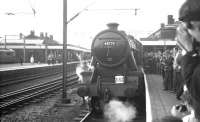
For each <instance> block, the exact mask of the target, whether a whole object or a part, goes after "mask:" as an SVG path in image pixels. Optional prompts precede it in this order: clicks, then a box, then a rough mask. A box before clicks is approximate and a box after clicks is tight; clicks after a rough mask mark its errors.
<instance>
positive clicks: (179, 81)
mask: <svg viewBox="0 0 200 122" xmlns="http://www.w3.org/2000/svg"><path fill="white" fill-rule="evenodd" d="M181 60H182V53H181V50H179V49H178V51H177V53H176V55H175V59H174V91H175V92H176V98H177V99H178V100H181V98H180V97H181V95H182V94H183V85H184V82H183V76H182V74H181Z"/></svg>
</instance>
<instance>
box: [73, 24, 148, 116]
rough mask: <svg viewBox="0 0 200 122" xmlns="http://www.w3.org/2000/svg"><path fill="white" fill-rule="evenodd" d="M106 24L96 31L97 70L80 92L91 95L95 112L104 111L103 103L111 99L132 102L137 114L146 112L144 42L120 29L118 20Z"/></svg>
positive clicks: (94, 61) (93, 58)
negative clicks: (106, 27)
mask: <svg viewBox="0 0 200 122" xmlns="http://www.w3.org/2000/svg"><path fill="white" fill-rule="evenodd" d="M107 25H108V29H106V30H103V31H101V32H100V33H99V34H97V35H96V37H95V38H94V40H93V42H92V46H91V54H92V61H91V64H92V65H93V66H94V71H93V72H92V75H91V78H90V81H89V82H87V83H86V84H84V85H82V87H80V88H79V89H78V91H77V93H78V95H79V96H81V97H85V96H88V97H89V105H90V108H91V111H92V112H94V113H102V112H103V108H104V105H105V104H106V103H108V102H109V101H110V100H112V99H118V100H120V101H128V102H130V103H133V104H134V105H135V106H136V109H137V111H138V113H139V112H140V113H145V84H144V74H143V72H142V70H141V69H142V65H143V51H142V44H141V43H140V42H139V41H138V40H136V39H134V37H133V36H131V35H127V34H126V33H125V32H124V31H120V30H118V24H117V23H109V24H107Z"/></svg>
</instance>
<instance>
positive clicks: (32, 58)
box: [30, 55, 34, 64]
mask: <svg viewBox="0 0 200 122" xmlns="http://www.w3.org/2000/svg"><path fill="white" fill-rule="evenodd" d="M30 63H31V64H34V57H33V55H32V56H31V57H30Z"/></svg>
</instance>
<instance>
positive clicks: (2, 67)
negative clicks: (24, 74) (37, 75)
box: [0, 63, 58, 71]
mask: <svg viewBox="0 0 200 122" xmlns="http://www.w3.org/2000/svg"><path fill="white" fill-rule="evenodd" d="M50 65H52V64H50ZM50 65H48V64H46V63H41V64H38V63H34V64H32V63H23V65H21V64H20V63H15V64H0V71H9V70H19V69H29V68H37V67H45V66H50ZM54 65H58V64H54Z"/></svg>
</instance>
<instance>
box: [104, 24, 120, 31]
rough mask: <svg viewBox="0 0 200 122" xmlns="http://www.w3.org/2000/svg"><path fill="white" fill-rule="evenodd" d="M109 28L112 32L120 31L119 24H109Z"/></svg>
mask: <svg viewBox="0 0 200 122" xmlns="http://www.w3.org/2000/svg"><path fill="white" fill-rule="evenodd" d="M107 26H108V28H109V29H110V30H118V26H119V24H118V23H108V24H107Z"/></svg>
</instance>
